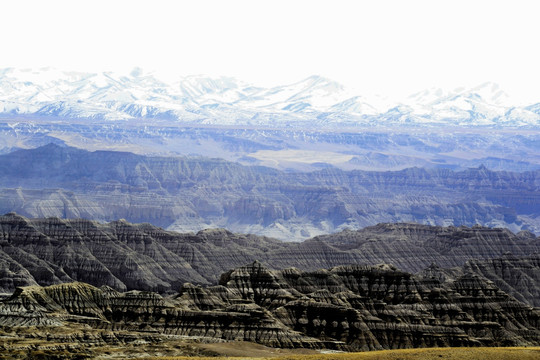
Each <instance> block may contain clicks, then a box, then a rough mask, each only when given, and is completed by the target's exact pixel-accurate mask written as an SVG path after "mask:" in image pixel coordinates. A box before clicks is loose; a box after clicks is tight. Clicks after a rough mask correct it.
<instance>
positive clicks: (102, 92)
mask: <svg viewBox="0 0 540 360" xmlns="http://www.w3.org/2000/svg"><path fill="white" fill-rule="evenodd" d="M0 115H2V116H4V117H12V116H17V115H27V116H32V117H34V116H35V117H40V118H43V117H44V118H65V119H91V120H104V121H108V120H110V121H117V120H130V119H135V120H136V119H156V120H166V121H174V122H180V123H196V124H215V125H254V126H293V127H294V126H328V127H339V126H356V125H366V126H370V125H377V126H381V125H394V124H402V125H416V124H418V125H420V124H423V125H425V124H433V125H437V124H438V125H467V126H497V127H499V126H511V127H521V126H528V127H538V126H540V103H536V104H531V105H529V106H512V105H511V104H510V102H509V99H508V96H507V95H506V94H505V93H504V91H502V90H501V89H500V88H499V87H498V86H497V85H496V84H493V83H486V84H483V85H480V86H478V87H475V88H472V89H464V88H463V89H456V90H454V91H451V92H445V91H442V90H440V89H430V90H426V91H423V92H420V93H417V94H414V95H412V96H410V97H408V98H406V99H405V100H403V101H399V102H396V101H390V100H388V99H386V98H383V97H378V96H362V95H358V94H354V93H351V92H350V91H349V90H347V89H345V87H343V86H342V85H340V84H339V83H337V82H335V81H332V80H329V79H326V78H324V77H320V76H311V77H309V78H307V79H304V80H302V81H298V82H296V83H293V84H288V85H283V86H276V87H271V88H263V87H257V86H253V85H251V84H248V83H244V82H242V81H239V80H236V79H234V78H229V77H220V78H209V77H203V76H189V77H184V78H180V79H176V80H175V81H163V80H160V79H158V78H157V77H155V76H153V75H152V74H148V73H144V72H143V71H142V70H140V69H134V70H133V71H132V72H131V73H130V74H127V75H118V74H115V73H110V72H105V73H83V72H67V71H59V70H55V69H50V68H46V69H39V70H20V69H13V68H8V69H3V70H0Z"/></svg>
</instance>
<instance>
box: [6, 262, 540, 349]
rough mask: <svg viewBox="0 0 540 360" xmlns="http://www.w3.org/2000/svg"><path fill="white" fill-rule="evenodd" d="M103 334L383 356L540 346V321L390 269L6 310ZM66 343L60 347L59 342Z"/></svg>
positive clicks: (249, 278)
mask: <svg viewBox="0 0 540 360" xmlns="http://www.w3.org/2000/svg"><path fill="white" fill-rule="evenodd" d="M68 323H81V324H85V325H86V326H89V327H91V328H95V329H104V330H118V331H126V330H129V331H131V332H136V333H139V334H141V336H147V335H148V334H153V336H154V338H155V339H159V338H160V336H161V337H167V336H171V335H172V336H179V335H182V336H197V337H200V338H206V339H215V340H247V341H253V342H257V343H260V344H264V345H268V346H275V347H303V348H334V349H343V350H375V349H389V348H410V347H431V346H480V345H484V346H501V345H506V346H511V345H536V346H538V345H539V344H540V330H539V327H540V312H539V311H538V309H535V308H533V307H531V306H528V305H525V304H523V303H520V302H519V301H517V300H515V299H514V298H512V297H510V296H508V295H507V294H506V293H505V292H503V291H502V290H500V289H499V288H498V287H497V286H496V285H495V284H494V283H493V282H490V281H487V280H485V279H484V278H483V277H481V276H478V275H475V274H466V275H462V276H458V277H457V278H456V279H455V280H448V281H445V282H441V281H439V280H438V279H435V278H426V277H416V276H414V275H412V274H410V273H406V272H402V271H399V270H397V269H395V268H394V267H392V266H390V265H379V266H359V265H349V266H338V267H334V268H331V269H326V270H324V269H323V270H317V271H313V272H303V271H300V270H298V269H295V268H289V269H285V270H279V271H277V270H270V269H268V268H267V267H266V266H264V265H263V264H262V263H260V262H257V261H256V262H253V263H251V264H249V265H246V266H242V267H239V268H236V269H234V270H230V271H228V272H226V273H224V274H223V275H222V276H221V278H220V284H219V285H218V286H212V287H206V288H205V287H201V286H198V285H192V284H190V283H186V284H184V285H183V286H182V287H181V288H180V290H179V292H178V293H177V294H175V295H173V296H169V297H162V296H160V295H158V294H156V293H151V292H142V291H129V292H124V293H122V292H117V291H115V290H113V289H111V288H109V287H102V288H96V287H94V286H91V285H88V284H83V283H69V284H61V285H52V286H48V287H39V286H30V287H24V288H17V290H16V291H15V293H14V294H13V295H12V296H10V297H9V298H7V299H5V300H3V301H1V302H0V325H1V326H4V327H8V328H14V329H21V327H27V326H35V325H39V326H42V327H43V326H45V327H49V329H50V332H51V333H52V334H54V333H55V327H56V328H58V326H61V325H63V324H68ZM57 339H58V338H57Z"/></svg>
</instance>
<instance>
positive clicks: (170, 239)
mask: <svg viewBox="0 0 540 360" xmlns="http://www.w3.org/2000/svg"><path fill="white" fill-rule="evenodd" d="M0 231H1V232H0V284H1V286H2V289H3V291H4V292H10V291H12V290H13V289H14V288H15V287H17V286H24V285H34V284H40V285H50V284H56V283H61V282H69V281H84V282H88V283H90V284H93V285H96V286H101V285H108V286H111V287H113V288H115V289H118V290H122V291H123V290H126V289H128V290H129V289H139V290H152V291H158V292H171V291H175V290H177V289H178V288H179V286H180V285H181V284H182V283H184V282H186V281H189V282H193V283H199V284H210V283H215V282H216V281H217V279H218V278H217V277H218V276H219V274H221V273H222V272H224V271H227V270H229V269H231V268H234V267H237V266H240V265H242V264H245V263H248V262H251V261H254V260H258V261H262V262H264V263H266V264H267V265H268V266H270V267H272V268H275V269H283V268H288V267H291V266H294V267H297V268H299V269H304V270H315V269H319V268H329V267H333V266H338V265H346V264H378V263H390V264H394V265H396V266H397V267H398V268H400V269H402V270H405V271H409V272H417V271H420V270H422V269H424V268H426V267H428V266H429V265H431V264H432V263H436V264H441V266H443V267H453V266H462V265H464V264H465V262H466V261H467V260H471V259H490V258H496V257H500V256H502V255H503V254H505V253H512V254H514V255H515V256H520V257H521V256H529V255H531V254H533V253H535V252H539V251H540V240H539V239H538V238H536V237H534V236H530V235H529V236H525V235H523V234H520V235H514V234H513V233H511V232H509V231H508V230H504V229H489V228H483V227H474V228H466V227H460V228H453V227H448V228H444V227H436V226H425V225H417V224H381V225H377V226H374V227H369V228H366V229H363V230H360V231H345V232H342V233H338V234H334V235H329V236H324V237H319V238H314V239H310V240H306V241H304V242H301V243H287V242H282V241H279V240H275V239H271V238H266V237H261V236H256V235H242V234H233V233H231V232H229V231H227V230H223V229H215V230H204V231H200V232H198V233H196V234H194V233H186V234H180V233H175V232H170V231H166V230H163V229H161V228H157V227H155V226H153V225H150V224H130V223H128V222H126V221H124V220H121V221H115V222H111V223H105V224H102V223H97V222H94V221H88V220H80V219H79V220H61V219H57V218H48V219H27V218H25V217H22V216H20V215H16V214H7V215H4V216H0Z"/></svg>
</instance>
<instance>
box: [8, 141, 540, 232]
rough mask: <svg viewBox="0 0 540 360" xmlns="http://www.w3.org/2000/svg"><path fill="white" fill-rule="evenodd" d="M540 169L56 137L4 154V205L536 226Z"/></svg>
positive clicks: (122, 213) (68, 213) (286, 221)
mask: <svg viewBox="0 0 540 360" xmlns="http://www.w3.org/2000/svg"><path fill="white" fill-rule="evenodd" d="M539 179H540V172H539V171H530V172H523V173H513V172H504V171H490V170H488V169H486V168H485V167H479V168H475V169H469V170H464V171H452V170H448V169H427V170H426V169H420V168H411V169H405V170H400V171H386V172H384V171H380V172H377V171H342V170H338V169H334V168H328V169H323V170H320V171H314V172H309V173H300V172H283V171H278V170H275V169H270V168H265V167H260V166H242V165H239V164H238V163H233V162H228V161H225V160H219V159H209V158H203V157H200V158H186V157H153V156H141V155H135V154H132V153H126V152H112V151H95V152H88V151H85V150H80V149H76V148H72V147H60V146H57V145H53V144H49V145H47V146H43V147H41V148H38V149H32V150H19V151H14V152H12V153H9V154H5V155H0V213H7V212H10V211H16V212H17V213H19V214H22V215H25V216H28V217H51V216H55V217H61V218H87V219H99V220H104V221H114V220H116V219H122V218H123V219H126V220H128V221H130V222H149V223H152V224H154V225H157V226H162V227H166V228H169V229H175V230H179V231H191V230H195V231H198V230H200V229H204V228H207V227H225V228H227V229H232V230H233V231H235V232H242V233H256V234H259V235H268V236H272V237H278V238H281V239H284V240H300V239H307V238H310V237H313V236H315V235H319V234H326V233H331V232H335V231H339V230H342V229H345V228H353V229H359V228H362V227H365V226H368V225H373V224H377V223H394V222H404V221H405V222H417V223H427V224H456V225H458V224H459V225H468V226H473V225H475V224H477V223H478V224H483V225H485V226H490V227H493V226H502V227H508V228H511V229H512V230H515V231H518V230H522V229H532V230H533V231H537V232H538V233H540V222H539V220H538V219H540V212H539V209H540V187H539V184H540V180H539Z"/></svg>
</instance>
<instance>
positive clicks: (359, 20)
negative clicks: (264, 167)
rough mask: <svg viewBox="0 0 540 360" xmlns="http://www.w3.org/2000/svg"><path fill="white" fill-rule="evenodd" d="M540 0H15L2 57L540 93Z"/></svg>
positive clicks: (522, 95)
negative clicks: (486, 86)
mask: <svg viewBox="0 0 540 360" xmlns="http://www.w3.org/2000/svg"><path fill="white" fill-rule="evenodd" d="M537 4H538V5H537ZM539 10H540V1H536V0H532V1H519V0H512V1H474V0H468V1H461V0H452V1H437V0H428V1H410V0H399V1H383V0H379V1H359V0H356V1H338V0H332V1H314V0H310V1H294V0H288V1H279V0H272V1H262V0H248V1H225V0H220V1H204V0H198V1H189V2H188V1H159V0H152V1H133V0H132V1H118V0H107V1H96V0H92V1H73V0H69V1H52V0H47V1H24V0H19V1H9V2H8V1H3V2H1V3H0V12H1V14H2V17H1V21H0V33H1V34H2V35H1V38H0V39H1V42H0V67H25V68H28V67H31V68H37V67H44V66H52V67H56V68H60V69H66V70H86V71H102V70H112V71H121V72H129V70H130V69H131V68H133V67H135V66H140V67H142V68H143V69H145V70H148V71H153V72H158V73H159V74H160V75H162V76H172V75H175V74H178V75H191V74H204V75H211V76H217V75H227V76H234V77H238V78H240V79H242V80H246V81H249V82H254V83H255V84H260V85H274V84H278V83H289V82H294V81H297V80H300V79H303V78H305V77H307V76H309V75H312V74H317V75H322V76H326V77H329V78H331V79H334V80H337V81H338V82H341V83H343V84H345V85H348V86H350V87H354V88H356V89H358V90H359V91H361V92H363V93H379V94H388V95H395V94H404V93H407V94H409V93H412V92H416V91H418V90H421V89H424V88H429V87H442V88H446V89H450V88H453V87H458V86H473V85H477V84H480V83H483V82H486V81H491V82H496V83H499V84H500V85H501V86H502V87H503V88H504V89H505V90H506V91H507V92H509V93H510V95H513V96H514V97H516V98H519V99H524V101H531V99H532V100H534V101H535V102H538V101H540V70H539V66H540V65H539V64H540V46H539V43H540V40H539V39H540V21H538V15H539V14H540V12H539Z"/></svg>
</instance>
